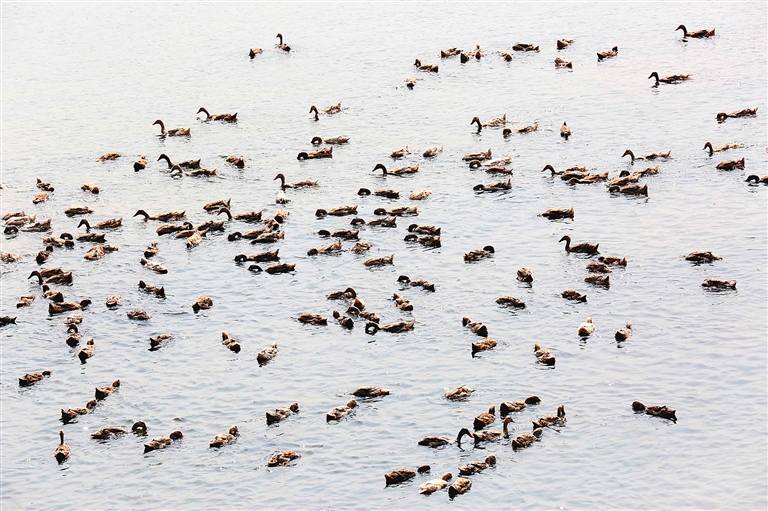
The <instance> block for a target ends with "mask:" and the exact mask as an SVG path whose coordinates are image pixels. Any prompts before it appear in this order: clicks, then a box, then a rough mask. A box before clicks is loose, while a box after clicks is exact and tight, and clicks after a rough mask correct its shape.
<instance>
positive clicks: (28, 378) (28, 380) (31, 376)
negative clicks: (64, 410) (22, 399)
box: [19, 371, 51, 387]
mask: <svg viewBox="0 0 768 511" xmlns="http://www.w3.org/2000/svg"><path fill="white" fill-rule="evenodd" d="M50 375H51V372H50V371H43V372H42V373H27V374H25V375H24V376H22V377H21V378H19V387H31V386H32V385H34V384H35V383H37V382H39V381H40V380H42V379H43V378H45V377H46V376H50Z"/></svg>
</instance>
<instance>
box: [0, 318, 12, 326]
mask: <svg viewBox="0 0 768 511" xmlns="http://www.w3.org/2000/svg"><path fill="white" fill-rule="evenodd" d="M11 324H13V325H15V324H16V316H0V327H3V326H8V325H11Z"/></svg>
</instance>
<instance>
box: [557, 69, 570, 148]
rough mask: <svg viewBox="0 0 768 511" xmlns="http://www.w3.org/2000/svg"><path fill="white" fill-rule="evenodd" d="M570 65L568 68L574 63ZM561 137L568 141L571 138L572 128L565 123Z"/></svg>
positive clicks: (561, 129) (561, 130)
mask: <svg viewBox="0 0 768 511" xmlns="http://www.w3.org/2000/svg"><path fill="white" fill-rule="evenodd" d="M569 64H571V65H570V66H568V67H573V62H569ZM560 136H561V137H563V138H564V139H566V140H568V137H570V136H571V128H569V127H568V125H567V124H566V123H565V122H563V125H562V126H560Z"/></svg>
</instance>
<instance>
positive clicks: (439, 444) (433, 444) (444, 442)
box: [418, 428, 474, 449]
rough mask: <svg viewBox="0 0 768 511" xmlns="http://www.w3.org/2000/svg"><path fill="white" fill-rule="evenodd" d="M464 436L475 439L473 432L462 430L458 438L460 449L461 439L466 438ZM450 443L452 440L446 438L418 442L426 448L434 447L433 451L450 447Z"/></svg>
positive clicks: (440, 437) (439, 437) (429, 438)
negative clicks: (445, 446) (446, 446)
mask: <svg viewBox="0 0 768 511" xmlns="http://www.w3.org/2000/svg"><path fill="white" fill-rule="evenodd" d="M464 435H467V436H468V437H469V438H473V437H474V435H473V434H472V432H471V431H469V430H468V429H467V428H461V431H459V434H458V436H457V437H456V444H457V445H458V446H459V447H461V439H462V438H463V437H464ZM450 443H451V439H450V438H448V437H445V436H428V437H424V438H422V439H421V440H419V441H418V444H419V445H422V446H424V447H432V448H433V449H435V448H437V447H442V446H444V445H448V444H450Z"/></svg>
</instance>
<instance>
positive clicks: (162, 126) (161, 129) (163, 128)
mask: <svg viewBox="0 0 768 511" xmlns="http://www.w3.org/2000/svg"><path fill="white" fill-rule="evenodd" d="M157 124H159V125H160V133H162V134H163V135H165V134H166V133H167V132H166V131H165V123H163V121H161V120H160V119H158V120H157Z"/></svg>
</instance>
